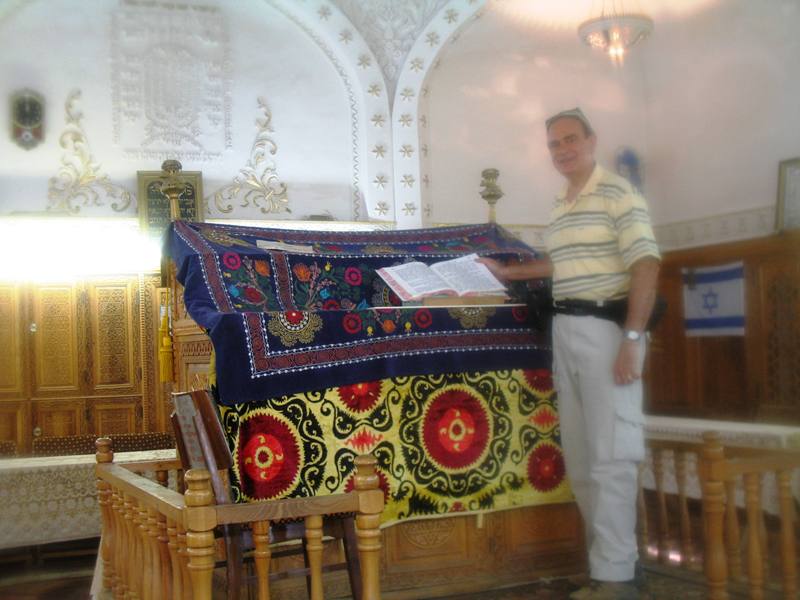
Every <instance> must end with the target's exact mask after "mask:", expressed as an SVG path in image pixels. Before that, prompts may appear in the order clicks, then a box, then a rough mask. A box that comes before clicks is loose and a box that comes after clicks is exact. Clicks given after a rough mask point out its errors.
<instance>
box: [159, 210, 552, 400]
mask: <svg viewBox="0 0 800 600" xmlns="http://www.w3.org/2000/svg"><path fill="white" fill-rule="evenodd" d="M259 241H261V245H262V246H263V245H264V244H265V243H272V242H280V243H283V244H290V245H291V247H290V251H283V250H275V249H265V248H263V247H260V246H259ZM165 251H166V252H167V253H168V254H169V256H170V257H171V258H172V259H173V260H174V261H175V264H176V268H177V278H178V281H179V282H180V283H181V284H182V285H183V286H184V301H185V305H186V309H187V311H188V313H189V315H190V316H191V317H192V318H193V319H194V320H195V321H196V322H197V323H198V324H199V325H200V326H201V327H203V328H204V329H206V331H207V332H208V334H209V336H210V337H211V341H212V344H213V346H214V350H215V356H216V372H217V387H218V393H219V398H220V401H221V402H222V403H223V404H227V405H233V404H241V403H245V402H253V401H259V400H263V399H264V398H270V397H277V396H280V395H283V394H291V393H296V392H301V391H309V390H315V389H323V388H328V387H332V386H338V385H346V384H353V383H359V382H364V381H372V380H376V379H381V378H385V377H391V376H402V375H417V374H424V373H434V374H435V373H455V372H462V371H486V370H497V369H513V368H526V369H531V368H549V365H550V349H549V347H548V344H547V341H546V340H545V339H544V338H543V336H542V335H541V334H540V333H538V332H537V331H536V330H535V329H534V328H533V327H532V326H531V324H530V322H529V320H528V315H527V309H526V308H525V307H524V306H519V305H516V306H512V305H509V306H475V307H473V306H463V307H408V306H406V307H403V306H399V304H400V303H399V301H398V299H397V297H396V296H394V294H393V293H392V292H391V290H389V288H388V287H387V286H386V284H385V283H384V282H383V280H382V279H381V278H380V277H379V276H378V275H376V273H375V270H376V269H378V268H380V267H383V266H390V265H394V264H400V263H403V262H406V261H409V260H418V261H422V262H425V263H434V262H439V261H441V260H446V259H448V258H455V257H457V256H460V255H463V254H469V253H472V252H475V253H477V254H479V255H482V256H493V257H496V258H504V259H509V258H516V257H519V258H523V259H524V258H528V257H535V256H536V252H535V250H533V249H532V248H530V247H529V246H527V245H526V244H524V243H523V242H521V241H520V240H519V239H517V238H515V237H514V236H512V235H511V234H510V233H508V232H507V231H505V230H504V229H503V228H502V227H499V226H497V225H495V224H483V225H468V226H458V227H443V228H435V229H416V230H392V231H371V232H352V231H351V232H331V231H325V232H320V231H307V230H286V229H262V228H254V227H240V226H231V225H219V224H209V223H187V222H181V221H179V222H176V223H174V224H173V225H172V226H171V227H170V229H169V231H168V232H167V237H166V248H165Z"/></svg>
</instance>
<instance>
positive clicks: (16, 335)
mask: <svg viewBox="0 0 800 600" xmlns="http://www.w3.org/2000/svg"><path fill="white" fill-rule="evenodd" d="M24 309H25V300H24V289H23V288H22V286H19V285H12V284H3V285H0V440H8V441H13V442H15V443H16V445H17V447H18V448H19V447H21V445H22V443H23V439H24V438H25V437H26V435H27V432H29V430H30V427H29V425H28V423H29V420H30V414H29V411H28V408H29V402H28V397H29V389H28V387H29V386H28V381H27V379H26V377H25V370H26V369H25V362H26V358H25V357H26V332H25V330H24V328H23V323H24V321H25V319H24V316H23V311H24Z"/></svg>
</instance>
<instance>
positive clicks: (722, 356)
mask: <svg viewBox="0 0 800 600" xmlns="http://www.w3.org/2000/svg"><path fill="white" fill-rule="evenodd" d="M736 261H742V262H743V263H744V274H745V335H744V336H738V337H737V336H731V337H687V336H686V332H685V329H684V326H683V284H682V277H681V270H682V269H683V268H693V267H703V266H710V265H720V264H726V263H731V262H736ZM659 288H660V291H661V293H662V294H663V295H664V296H665V297H666V299H667V301H668V303H669V307H668V310H667V314H666V316H665V318H664V321H663V322H662V323H661V324H660V325H659V327H658V329H657V330H656V331H655V332H654V335H653V339H652V344H651V347H650V353H649V357H648V368H647V375H646V376H647V407H648V412H649V413H651V414H662V415H676V416H686V417H699V418H713V419H730V420H739V421H748V420H754V421H761V422H775V423H786V422H790V423H800V232H791V233H784V234H781V235H776V236H771V237H768V238H761V239H756V240H747V241H743V242H736V243H731V244H722V245H718V246H709V247H703V248H693V249H689V250H680V251H676V252H670V253H666V254H665V256H664V261H663V265H662V269H661V278H660V283H659Z"/></svg>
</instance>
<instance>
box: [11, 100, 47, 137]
mask: <svg viewBox="0 0 800 600" xmlns="http://www.w3.org/2000/svg"><path fill="white" fill-rule="evenodd" d="M43 125H44V99H43V98H42V96H41V95H39V94H37V93H36V92H34V91H32V90H22V91H20V92H17V93H16V94H14V95H12V96H11V137H12V139H13V140H14V141H15V142H16V143H17V144H18V145H20V146H22V147H23V148H25V149H26V150H28V149H30V148H33V147H34V146H36V145H37V144H38V143H39V142H41V141H42V140H43V139H44V126H43Z"/></svg>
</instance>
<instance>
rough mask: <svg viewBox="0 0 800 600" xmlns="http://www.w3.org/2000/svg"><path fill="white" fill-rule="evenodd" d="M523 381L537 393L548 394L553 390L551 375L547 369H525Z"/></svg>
mask: <svg viewBox="0 0 800 600" xmlns="http://www.w3.org/2000/svg"><path fill="white" fill-rule="evenodd" d="M522 373H523V375H525V381H526V382H527V383H528V385H529V386H530V387H531V389H533V390H536V391H537V392H550V391H552V389H553V375H552V373H551V372H550V370H549V369H525V370H524V371H523V372H522Z"/></svg>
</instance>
